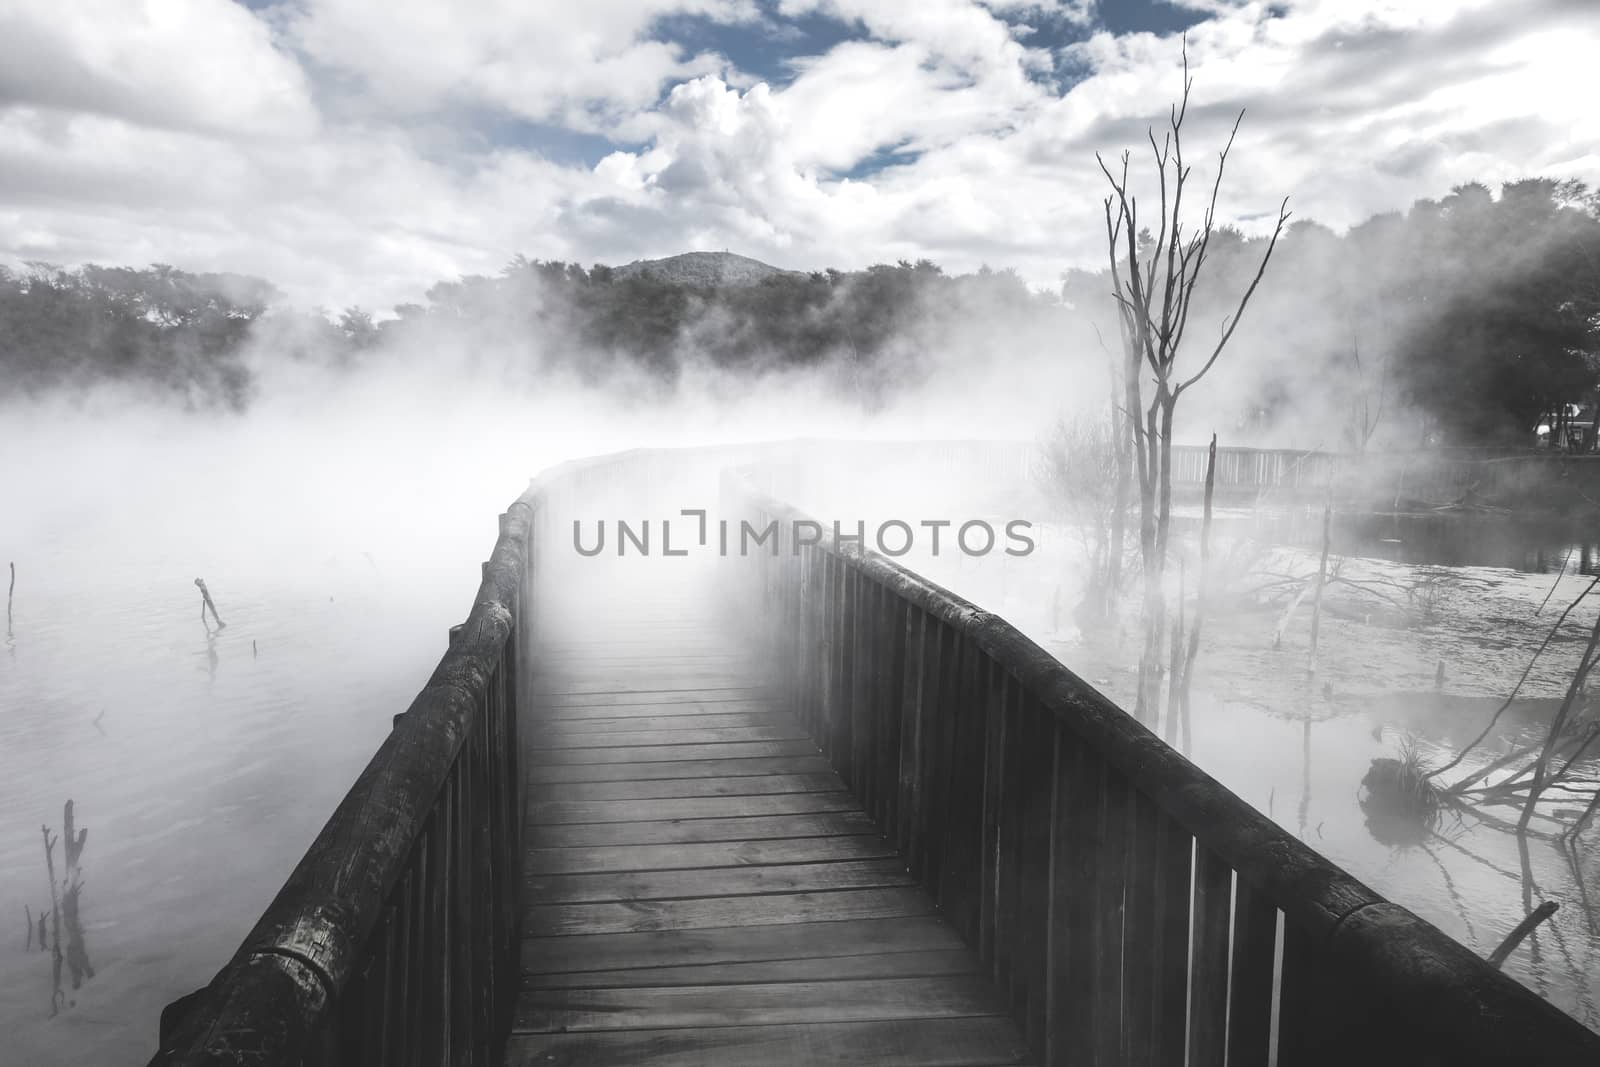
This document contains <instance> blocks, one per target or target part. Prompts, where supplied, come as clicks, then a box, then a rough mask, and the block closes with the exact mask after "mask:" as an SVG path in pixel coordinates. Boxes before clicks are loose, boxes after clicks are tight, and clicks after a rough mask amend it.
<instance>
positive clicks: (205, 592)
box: [194, 578, 228, 630]
mask: <svg viewBox="0 0 1600 1067" xmlns="http://www.w3.org/2000/svg"><path fill="white" fill-rule="evenodd" d="M194 584H195V585H197V586H199V587H200V621H201V622H205V621H206V609H207V608H210V609H211V617H212V618H213V619H216V620H217V629H219V630H221V629H224V628H225V627H226V626H227V625H228V624H227V623H225V622H223V621H222V616H221V615H218V614H217V605H216V604H214V603H212V601H211V590H209V589H207V588H206V582H205V579H204V578H196V579H195V580H194Z"/></svg>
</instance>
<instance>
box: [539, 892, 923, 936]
mask: <svg viewBox="0 0 1600 1067" xmlns="http://www.w3.org/2000/svg"><path fill="white" fill-rule="evenodd" d="M933 910H934V908H933V901H931V900H929V899H928V897H927V896H926V895H924V894H922V893H919V892H917V891H916V890H914V889H899V888H895V889H841V890H835V891H832V892H819V893H772V894H769V895H766V896H754V897H707V898H694V899H686V900H642V901H641V900H635V901H628V902H626V903H622V904H549V905H545V904H535V905H533V906H531V907H530V908H528V910H527V916H526V921H525V928H526V930H527V931H528V933H529V934H531V935H533V936H535V937H548V936H555V935H558V934H620V933H629V932H636V931H645V930H698V929H705V928H708V927H713V926H765V925H772V924H775V923H804V922H819V921H823V920H840V919H887V918H893V917H896V916H902V915H927V914H931V913H932V912H933Z"/></svg>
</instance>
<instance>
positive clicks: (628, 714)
mask: <svg viewBox="0 0 1600 1067" xmlns="http://www.w3.org/2000/svg"><path fill="white" fill-rule="evenodd" d="M788 703H789V702H788V701H787V700H786V699H784V698H782V697H777V696H772V697H763V698H745V697H741V698H736V699H730V700H639V701H632V702H626V703H624V702H618V703H615V704H564V703H547V704H538V705H535V706H534V708H533V710H532V711H531V712H530V713H529V714H528V716H527V721H528V722H529V723H530V724H533V725H534V727H535V728H537V727H538V725H540V724H543V723H547V722H548V723H561V722H567V721H569V720H573V721H580V722H584V721H589V720H591V719H626V718H673V717H680V716H699V715H725V714H735V713H739V712H746V713H752V714H776V715H781V714H785V713H786V712H787V711H788Z"/></svg>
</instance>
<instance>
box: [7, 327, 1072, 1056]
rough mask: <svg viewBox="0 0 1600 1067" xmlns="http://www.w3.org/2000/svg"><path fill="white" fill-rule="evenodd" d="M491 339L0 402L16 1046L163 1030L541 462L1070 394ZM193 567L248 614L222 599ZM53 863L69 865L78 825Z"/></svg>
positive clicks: (144, 1050) (406, 699) (396, 707)
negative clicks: (665, 371)
mask: <svg viewBox="0 0 1600 1067" xmlns="http://www.w3.org/2000/svg"><path fill="white" fill-rule="evenodd" d="M496 356H497V353H495V352H494V351H493V350H489V349H482V350H470V351H469V350H467V349H466V347H465V346H462V347H461V348H458V349H456V350H454V351H451V350H449V349H442V350H436V351H426V352H424V351H415V350H412V351H407V350H396V351H393V352H380V353H377V354H376V357H375V358H374V359H373V360H372V361H371V362H370V363H369V364H368V366H367V367H365V368H364V369H362V370H360V371H357V372H355V373H349V372H340V371H337V370H333V369H328V368H325V367H320V366H316V365H313V364H306V363H294V362H290V361H287V360H282V359H278V358H276V353H275V352H273V351H272V350H271V349H270V348H269V347H268V346H267V345H266V344H263V345H262V346H261V347H260V349H259V350H258V351H256V352H254V353H252V360H253V363H254V366H255V367H256V369H257V374H258V382H259V385H258V389H257V393H256V395H255V397H254V399H253V401H252V403H251V405H250V407H249V410H248V411H247V412H246V413H244V414H242V415H241V414H231V413H229V414H214V413H204V412H184V411H179V410H175V409H174V408H173V407H171V406H170V405H164V404H159V403H155V402H152V401H150V400H148V399H146V398H143V397H140V396H137V395H131V394H128V393H123V392H118V391H116V390H111V389H100V390H95V391H93V392H90V393H88V394H86V395H80V396H77V397H75V398H73V399H67V398H64V397H61V396H46V397H43V398H38V399H34V400H32V401H26V402H24V401H13V402H11V403H9V404H8V405H6V406H5V407H0V428H3V431H4V434H3V438H4V441H5V442H6V447H5V450H4V453H3V454H0V515H3V521H0V562H14V563H15V565H16V588H15V593H14V599H13V602H12V614H11V619H10V631H9V634H8V636H7V638H6V642H5V646H4V648H0V708H4V709H5V714H4V716H3V717H0V915H5V916H7V919H6V920H5V921H6V922H9V923H12V925H11V926H10V927H9V929H10V930H11V931H12V933H13V934H14V935H15V937H14V941H15V944H14V945H13V946H12V947H11V948H9V949H8V950H7V951H5V952H0V1027H3V1029H4V1030H5V1031H6V1032H7V1033H8V1034H10V1035H13V1036H12V1038H11V1040H12V1042H13V1051H15V1052H17V1055H18V1058H17V1059H16V1062H25V1063H29V1064H50V1063H86V1062H89V1063H119V1062H120V1063H136V1062H142V1061H143V1059H144V1058H145V1057H147V1056H148V1055H149V1054H150V1052H152V1051H153V1050H154V1046H155V1038H156V1022H157V1017H158V1015H159V1012H160V1010H161V1008H162V1007H163V1006H164V1005H165V1004H166V1003H167V1002H168V1001H170V1000H172V999H173V998H175V997H177V996H179V995H182V994H184V993H187V992H189V991H191V990H193V989H195V988H197V987H199V986H200V985H202V984H204V982H206V981H207V980H209V978H210V977H211V975H212V974H213V973H214V972H215V970H216V968H217V967H218V966H219V965H220V964H221V963H222V962H223V961H224V960H225V959H226V957H227V956H228V955H229V954H230V953H231V952H232V951H233V949H234V948H235V947H236V945H237V944H238V941H239V940H240V939H241V938H242V937H243V935H244V934H245V933H246V931H247V930H248V929H249V927H250V926H251V925H252V924H253V922H254V921H255V919H256V917H257V916H258V915H259V914H260V912H261V910H262V909H263V908H264V907H265V906H266V904H267V903H268V902H269V901H270V899H271V897H272V895H273V894H274V893H275V892H276V890H277V887H278V886H279V885H280V884H281V882H282V881H283V879H284V878H285V877H286V876H287V874H288V873H289V871H290V869H291V868H292V866H293V865H294V863H295V862H296V861H297V860H298V859H299V857H300V855H301V854H302V852H303V851H304V849H305V847H306V846H307V845H308V844H309V843H310V841H311V839H312V838H313V837H314V835H315V834H316V832H317V830H318V829H319V828H320V827H321V825H322V823H323V821H324V820H325V819H326V818H327V816H328V815H329V814H330V813H331V812H332V810H333V808H334V806H335V804H336V803H337V801H338V800H339V798H340V797H341V796H342V795H343V794H344V792H345V791H346V790H347V789H348V788H349V786H350V784H351V782H353V781H354V779H355V776H356V774H357V773H358V772H359V770H360V768H361V767H362V766H364V765H365V763H366V761H367V760H368V759H369V758H370V756H371V754H372V753H373V751H374V750H375V749H376V748H377V746H378V744H379V743H380V742H381V740H382V739H383V737H384V736H385V734H386V733H387V731H388V729H389V727H390V718H391V717H392V716H393V715H394V714H396V713H398V712H399V711H402V710H404V708H405V707H406V706H407V705H408V704H409V703H410V701H411V699H412V697H413V696H414V695H415V694H416V692H417V691H418V690H419V689H420V688H421V685H422V683H423V682H424V680H425V679H426V677H427V676H428V674H429V673H430V672H431V671H432V669H433V666H434V665H435V663H436V662H437V660H438V657H439V656H440V655H441V654H442V653H443V650H444V644H445V638H446V631H447V629H448V628H449V627H450V626H451V625H454V624H455V623H457V622H459V621H461V620H462V619H463V618H464V617H465V615H466V613H467V610H468V608H469V607H470V602H471V597H472V594H473V592H474V590H475V589H476V588H477V583H478V580H479V563H480V561H481V560H483V559H485V558H486V557H487V555H488V553H489V550H490V548H491V547H492V545H493V543H494V538H495V536H496V525H495V516H496V515H497V514H499V513H500V512H501V511H503V510H504V508H505V507H506V505H507V504H509V503H510V502H511V501H512V500H513V499H514V498H515V497H516V496H517V495H518V494H519V493H520V492H521V491H522V490H523V489H524V488H526V486H527V483H528V480H529V478H530V477H531V476H532V475H534V474H535V473H537V472H538V471H540V470H542V469H544V468H547V467H550V466H552V465H555V464H557V463H560V462H563V461H565V460H568V459H573V458H579V457H583V456H588V455H594V454H598V453H604V452H610V451H617V450H621V449H627V448H634V447H644V446H650V447H675V446H689V445H702V444H713V443H729V442H740V441H756V440H771V439H783V438H790V437H799V436H845V437H852V438H893V437H901V438H909V439H916V438H922V437H930V436H937V437H947V436H980V435H983V434H985V433H988V434H991V435H992V434H994V433H997V432H998V433H1002V434H1003V433H1006V432H1010V433H1012V434H1014V435H1016V436H1019V437H1022V438H1024V439H1026V438H1028V437H1030V436H1033V435H1035V433H1036V428H1037V427H1038V426H1041V425H1043V423H1044V422H1045V421H1046V417H1047V413H1048V411H1049V410H1050V407H1051V405H1050V404H1049V403H1048V402H1047V401H1048V398H1047V397H1046V396H1044V395H1043V394H1041V396H1040V397H1039V404H1038V411H1037V415H1036V417H1033V418H1032V419H1031V420H1030V419H1029V418H1018V417H1016V416H1015V411H1016V407H1015V403H1014V401H1012V399H1011V397H1010V396H1009V393H1010V389H1009V388H1008V381H1007V378H1006V376H1005V375H1003V374H993V373H990V371H989V369H988V368H986V367H984V366H983V365H982V364H979V365H978V366H977V369H976V371H975V372H974V373H972V374H968V375H965V376H964V377H963V379H961V380H957V381H954V382H952V381H950V380H948V377H946V378H944V379H940V380H937V382H936V384H935V382H934V381H930V382H929V384H928V385H927V386H926V387H921V388H919V387H918V386H917V385H915V384H914V383H913V384H908V386H907V387H906V388H905V389H904V391H903V392H902V394H901V395H900V397H899V398H898V401H897V403H896V404H894V405H892V406H888V407H886V406H884V405H882V404H881V403H880V404H879V405H877V407H878V410H876V411H874V412H872V413H871V414H868V413H866V412H865V411H864V410H863V408H862V406H861V405H860V404H859V403H857V402H855V401H852V400H843V399H840V393H839V391H838V389H837V388H836V380H835V379H834V378H831V377H830V376H829V374H827V373H824V372H808V373H792V374H781V373H777V374H770V375H766V376H761V377H751V376H745V377H736V376H732V375H723V374H716V373H712V372H709V371H700V370H696V369H694V368H692V367H691V368H690V369H689V370H687V371H686V373H685V374H684V375H683V376H682V377H681V379H680V380H679V382H678V383H677V384H676V385H675V386H673V387H671V388H666V389H664V388H662V387H661V386H659V385H656V384H646V383H643V382H631V381H627V380H620V381H608V382H606V383H604V384H603V385H600V386H586V385H582V384H579V383H577V382H575V381H572V380H563V379H561V378H559V377H557V376H555V375H551V376H548V377H547V378H546V379H544V380H542V381H536V382H529V381H528V380H526V379H525V378H523V377H522V376H520V375H518V374H514V373H512V370H511V367H512V361H511V360H510V359H509V358H508V359H506V360H504V361H500V362H496ZM1001 410H1009V411H1011V412H1012V413H1013V415H1012V417H1011V418H1010V419H1008V420H1006V423H1005V425H1004V426H1002V425H1001V424H1000V423H999V422H998V420H997V419H996V417H995V416H996V412H998V411H1001ZM608 517H612V518H615V517H633V516H628V515H619V516H608ZM638 517H652V516H645V515H641V516H638ZM5 577H6V576H5V575H3V574H0V580H3V579H4V578H5ZM196 578H203V579H204V580H205V582H206V583H207V587H208V589H209V590H210V592H211V595H212V597H213V599H214V600H215V603H216V607H217V610H218V613H219V615H220V618H221V620H222V621H223V622H224V623H226V626H225V627H223V628H221V629H218V628H217V627H216V625H215V622H214V621H213V620H210V619H209V618H208V619H205V620H202V618H201V599H200V595H199V590H198V589H196V587H195V585H194V580H195V579H196ZM69 799H70V800H72V801H73V802H74V807H75V813H76V820H77V825H78V826H79V827H82V828H87V830H88V836H87V838H86V840H85V846H84V849H83V852H82V855H81V857H80V861H79V862H80V865H81V871H82V889H81V893H80V896H79V906H78V911H79V915H80V919H81V927H82V938H81V943H82V947H83V951H84V953H85V954H86V956H87V959H88V961H89V963H90V964H91V965H92V968H93V976H92V977H83V976H81V975H80V982H79V985H78V987H77V988H74V987H73V984H72V981H71V975H70V974H69V973H67V972H65V971H64V972H63V978H62V987H61V990H60V992H59V993H58V992H57V990H56V985H55V981H54V978H53V975H52V961H51V957H50V955H49V954H48V953H42V952H40V951H39V948H40V943H39V939H38V938H37V936H35V935H36V931H35V930H32V929H30V928H29V923H30V919H29V916H31V917H32V923H33V924H34V925H37V920H38V917H39V916H40V915H42V914H45V913H46V912H50V911H51V910H52V901H51V892H50V889H51V886H50V880H49V877H48V875H47V869H46V857H45V847H44V839H43V837H42V836H41V826H42V825H48V826H49V827H50V829H51V833H52V835H54V836H57V837H59V836H60V835H61V833H62V825H61V824H62V807H63V805H64V803H65V802H66V801H68V800H69ZM53 862H54V863H55V864H56V866H57V872H58V881H59V875H60V865H61V864H62V862H63V848H62V847H61V845H60V844H59V843H57V844H56V846H55V848H54V851H53ZM25 935H27V936H26V937H25ZM7 937H8V938H10V935H7ZM63 940H65V937H63ZM8 943H9V942H8ZM25 944H27V945H31V951H29V950H25V949H24V946H25Z"/></svg>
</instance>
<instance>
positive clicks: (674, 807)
mask: <svg viewBox="0 0 1600 1067" xmlns="http://www.w3.org/2000/svg"><path fill="white" fill-rule="evenodd" d="M660 562H661V561H658V560H651V561H648V563H650V564H655V566H654V567H653V569H652V570H651V573H652V574H657V575H659V574H660V573H661V572H662V571H671V570H672V567H671V566H667V567H663V566H661V565H660ZM580 565H581V566H585V567H586V574H585V577H584V581H583V583H582V586H583V593H582V597H581V600H578V599H573V600H571V601H570V602H566V603H563V604H562V605H561V606H560V607H559V608H558V609H557V610H556V611H554V612H551V613H550V616H554V617H559V618H561V619H562V620H563V623H562V627H563V629H562V632H561V633H559V634H553V635H552V634H547V635H544V638H543V640H541V641H540V642H539V643H538V645H537V647H536V649H535V659H534V660H533V662H535V663H536V664H540V665H541V667H540V673H539V674H538V676H537V677H536V679H535V682H534V685H535V689H536V692H537V694H538V695H537V697H536V700H535V707H534V709H533V712H532V714H531V715H530V716H528V717H526V718H525V719H524V721H523V723H522V726H521V729H522V736H523V745H524V759H525V762H524V767H525V771H526V774H527V796H528V806H527V812H526V830H525V839H526V860H525V870H526V878H527V883H526V892H525V900H526V913H525V920H524V931H525V935H526V939H525V941H524V943H523V946H522V988H521V993H520V996H519V1000H518V1003H517V1010H516V1018H515V1022H514V1032H513V1034H512V1036H511V1040H510V1044H509V1046H508V1051H507V1062H508V1063H510V1064H513V1065H517V1067H536V1065H543V1067H555V1065H577V1064H583V1065H588V1067H606V1065H611V1064H618V1065H622V1064H627V1065H636V1064H651V1065H672V1067H679V1065H681V1067H716V1065H735V1064H737V1065H750V1064H770V1065H773V1067H782V1065H787V1064H797V1065H798V1064H808V1065H809V1064H815V1065H845V1064H859V1065H863V1067H866V1065H879V1064H881V1065H891V1067H892V1065H902V1067H921V1065H926V1067H932V1065H946V1067H957V1065H969V1067H978V1065H1000V1064H1023V1063H1027V1062H1029V1060H1028V1053H1027V1051H1026V1046H1025V1043H1024V1041H1023V1038H1022V1036H1021V1034H1020V1033H1019V1031H1018V1029H1017V1027H1016V1026H1015V1024H1014V1023H1013V1022H1012V1020H1011V1018H1010V1016H1009V1014H1008V1012H1007V1005H1006V1004H1005V1003H1004V1002H1003V1000H1002V998H1001V996H1000V995H999V992H998V990H997V988H996V987H995V985H994V984H993V982H992V981H991V979H990V978H989V976H988V975H987V974H985V973H983V968H982V966H981V964H980V963H979V961H978V959H977V957H976V956H975V955H974V954H973V953H972V952H971V951H970V950H969V949H968V948H967V947H966V946H965V945H964V944H963V943H962V940H961V938H960V937H959V936H958V935H957V934H956V932H955V931H954V930H953V929H952V928H951V927H950V926H949V925H948V924H947V923H945V922H944V921H943V919H941V918H940V916H939V915H938V914H937V911H936V909H935V906H934V903H933V901H932V899H931V898H930V897H929V896H928V895H927V894H926V893H925V892H923V891H922V890H921V889H919V888H917V887H916V886H915V885H914V883H913V879H912V877H911V875H910V874H909V873H907V870H906V867H905V865H904V864H903V863H902V862H901V860H900V858H899V857H898V856H897V855H896V854H895V852H894V850H893V849H892V848H890V847H888V846H887V845H886V843H885V841H884V839H883V837H882V836H881V835H880V834H879V832H878V829H877V827H876V826H875V825H874V824H873V822H872V820H871V819H870V818H869V817H868V816H867V814H866V813H865V812H864V811H863V810H862V808H861V805H860V804H859V803H858V802H857V801H856V800H855V798H854V797H853V796H852V795H851V794H850V793H849V792H848V791H846V788H845V785H844V783H843V782H842V781H841V780H840V779H839V777H838V776H837V775H836V774H835V773H834V772H833V769H832V768H831V767H830V766H829V764H828V762H827V760H826V759H824V758H823V757H822V756H821V754H820V753H819V752H818V749H817V747H816V745H814V744H813V743H812V742H811V740H810V739H809V738H808V737H807V736H806V733H805V731H804V730H803V729H802V728H801V727H800V725H799V724H798V722H797V721H796V720H795V718H794V717H793V716H792V715H791V714H790V713H789V711H788V709H787V708H786V707H785V705H784V702H783V701H782V700H781V699H780V698H779V696H778V694H777V693H775V692H773V691H772V690H770V689H769V688H767V687H766V685H765V679H764V678H763V677H762V675H761V672H760V664H758V663H755V662H753V660H752V658H751V657H747V656H745V655H743V654H741V653H740V651H739V648H740V642H739V640H738V638H737V635H730V634H727V633H726V632H725V631H724V630H722V629H720V628H719V626H718V624H717V622H716V621H715V620H716V617H717V613H716V612H715V611H714V607H713V605H711V604H709V603H696V602H694V601H692V599H691V598H690V597H689V596H688V593H689V591H690V590H691V589H703V588H707V587H709V586H711V584H712V583H709V582H707V581H705V573H704V571H703V570H700V569H699V568H698V566H695V567H691V565H690V564H688V563H684V564H683V565H682V566H681V567H679V570H678V572H677V573H676V575H675V579H676V580H673V581H672V582H670V584H668V585H665V586H663V585H660V584H659V583H657V584H652V585H651V586H649V587H647V588H646V587H643V586H642V584H641V583H640V582H639V581H637V580H632V579H633V578H637V577H639V576H641V575H643V573H644V566H643V565H635V574H634V575H632V576H630V574H629V568H628V567H627V565H626V564H624V563H618V562H617V561H614V560H613V561H610V562H609V563H602V562H600V561H599V560H594V561H584V563H583V564H580ZM673 565H677V561H674V564H673ZM589 568H592V570H593V573H588V569H589ZM547 617H549V616H547Z"/></svg>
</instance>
